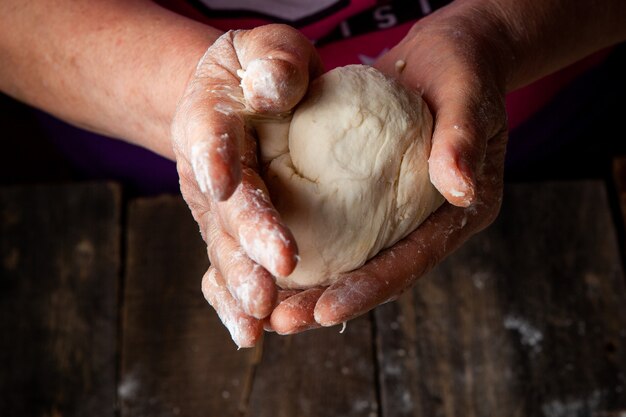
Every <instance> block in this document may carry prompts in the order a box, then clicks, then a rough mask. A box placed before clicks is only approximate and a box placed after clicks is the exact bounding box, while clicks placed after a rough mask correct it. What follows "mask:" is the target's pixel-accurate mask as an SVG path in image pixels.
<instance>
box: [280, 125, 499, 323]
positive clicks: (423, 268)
mask: <svg viewBox="0 0 626 417" xmlns="http://www.w3.org/2000/svg"><path fill="white" fill-rule="evenodd" d="M505 147H506V134H505V133H501V134H499V135H498V137H497V138H496V139H495V140H493V141H490V142H489V147H488V154H489V158H488V159H487V160H486V163H485V166H484V170H483V171H482V173H481V175H480V176H479V177H478V190H480V194H479V195H478V198H477V200H476V202H475V203H474V204H473V205H472V206H470V207H467V208H461V207H455V206H453V205H451V204H444V205H443V206H442V207H441V208H439V210H437V211H436V212H435V213H433V214H432V215H431V216H430V217H428V219H426V221H425V222H424V223H423V224H422V225H421V226H420V227H419V228H418V229H417V230H415V231H414V232H412V233H411V234H409V235H408V236H407V237H406V238H405V239H403V240H401V241H400V242H398V243H397V244H396V245H394V246H393V247H392V248H389V249H387V250H385V251H383V252H381V253H380V254H379V255H377V256H376V257H374V258H372V259H371V260H370V261H368V262H367V263H366V264H365V265H364V266H363V267H362V268H360V269H358V270H356V271H353V272H349V273H346V274H344V275H343V276H342V277H341V278H340V279H339V280H338V281H337V282H336V283H334V284H332V285H331V286H330V287H329V288H328V289H327V290H326V291H325V292H324V294H322V296H321V297H320V299H319V301H318V302H317V304H316V306H315V312H314V317H315V320H316V321H317V322H318V323H320V324H321V325H322V326H333V325H336V324H339V323H342V322H345V321H348V320H350V319H352V318H354V317H357V316H359V315H361V314H363V313H365V312H367V311H369V310H371V309H372V308H374V307H376V306H378V305H379V304H382V303H384V302H387V301H391V300H393V299H395V298H396V297H397V296H398V295H399V294H400V293H402V291H404V290H405V289H406V288H408V287H409V286H410V285H412V284H413V283H414V282H415V281H416V280H417V279H418V278H420V277H421V276H423V275H424V274H425V273H426V272H428V271H429V270H431V269H432V268H433V267H434V266H435V265H437V264H438V263H439V262H440V261H441V260H442V259H443V258H444V257H445V256H446V255H447V254H449V253H451V252H452V251H454V250H455V249H456V248H458V247H459V246H460V245H461V244H462V243H463V242H464V241H466V240H467V239H468V238H469V237H470V236H471V235H473V234H474V233H476V232H477V231H479V230H482V229H483V228H484V227H486V226H487V225H488V224H490V223H491V222H492V221H493V220H494V219H495V217H496V215H497V213H498V212H499V208H500V203H501V189H502V174H503V172H502V171H503V161H504V149H505ZM273 314H274V313H273ZM273 314H272V316H273Z"/></svg>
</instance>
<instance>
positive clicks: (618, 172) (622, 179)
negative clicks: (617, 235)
mask: <svg viewBox="0 0 626 417" xmlns="http://www.w3.org/2000/svg"><path fill="white" fill-rule="evenodd" d="M613 183H614V184H615V191H616V194H617V198H618V203H619V206H620V212H621V214H622V219H621V226H622V228H623V227H624V225H626V156H619V157H616V158H615V159H613ZM624 232H625V231H624V230H622V234H624Z"/></svg>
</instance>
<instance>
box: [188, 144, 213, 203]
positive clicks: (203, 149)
mask: <svg viewBox="0 0 626 417" xmlns="http://www.w3.org/2000/svg"><path fill="white" fill-rule="evenodd" d="M191 166H192V168H193V173H194V175H195V177H196V182H197V183H198V186H199V187H200V191H202V192H203V193H207V192H208V193H210V194H211V195H213V194H214V191H213V185H212V184H211V176H210V175H209V145H208V143H206V142H198V143H195V144H194V145H193V146H192V147H191Z"/></svg>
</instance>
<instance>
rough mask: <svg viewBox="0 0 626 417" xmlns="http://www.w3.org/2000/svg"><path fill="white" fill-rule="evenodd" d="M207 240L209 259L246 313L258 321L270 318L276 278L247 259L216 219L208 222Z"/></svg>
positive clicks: (273, 302) (274, 298)
mask: <svg viewBox="0 0 626 417" xmlns="http://www.w3.org/2000/svg"><path fill="white" fill-rule="evenodd" d="M207 238H208V239H207V241H208V252H209V258H210V259H211V261H212V263H213V265H214V266H215V267H216V268H217V269H218V270H219V271H220V272H221V276H222V278H223V280H224V282H225V284H226V286H227V288H228V290H229V291H230V293H231V295H232V296H233V297H234V298H235V299H236V300H237V301H238V303H239V306H240V307H241V308H242V310H243V311H244V312H245V313H246V314H248V315H250V316H252V317H255V318H258V319H262V318H264V317H267V316H269V314H270V313H271V312H272V309H273V308H274V305H275V302H276V296H277V289H276V284H275V282H274V278H273V277H272V275H271V274H270V273H269V272H267V270H265V269H264V268H263V267H261V266H259V265H258V264H257V263H255V262H254V261H252V260H251V259H250V258H249V257H248V256H246V254H245V253H244V252H243V251H242V250H241V248H240V247H239V245H237V242H235V241H234V240H233V238H232V237H230V236H229V235H228V234H226V233H225V232H224V231H223V230H222V229H221V228H220V227H219V226H218V225H217V224H216V222H215V221H213V220H212V219H209V220H208V233H207Z"/></svg>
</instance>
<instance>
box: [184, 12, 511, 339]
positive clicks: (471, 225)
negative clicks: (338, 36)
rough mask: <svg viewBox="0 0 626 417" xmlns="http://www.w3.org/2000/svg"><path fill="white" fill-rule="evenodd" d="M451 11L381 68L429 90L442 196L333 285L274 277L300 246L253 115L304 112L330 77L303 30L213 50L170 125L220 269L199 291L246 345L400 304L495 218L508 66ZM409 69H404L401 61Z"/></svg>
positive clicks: (276, 31)
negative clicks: (299, 284)
mask: <svg viewBox="0 0 626 417" xmlns="http://www.w3.org/2000/svg"><path fill="white" fill-rule="evenodd" d="M472 28H473V26H472V21H471V20H468V19H464V18H462V17H461V18H459V17H458V14H457V15H455V14H454V13H448V12H446V11H442V12H441V13H435V14H433V15H431V16H429V17H428V18H425V19H423V20H422V21H420V22H419V23H418V24H416V25H415V26H414V28H413V29H412V30H411V32H410V33H409V34H408V35H407V37H406V38H405V39H404V40H403V41H402V42H401V43H400V44H398V45H397V46H396V47H395V48H393V49H392V50H390V51H389V52H388V53H387V54H386V55H385V56H384V57H382V58H381V59H380V60H379V61H378V62H377V63H376V64H375V65H374V66H375V67H377V68H378V69H379V70H380V71H382V72H383V73H386V74H387V75H389V76H392V77H397V78H399V80H400V81H401V82H402V83H403V84H404V85H405V86H406V87H407V88H409V89H413V90H418V91H420V92H421V93H422V94H423V98H424V99H425V100H426V102H427V103H428V105H429V107H430V109H431V112H432V113H433V115H434V119H435V126H434V132H433V139H432V141H433V142H432V151H431V155H430V159H429V171H430V178H431V181H432V183H433V184H434V185H435V186H436V187H437V189H438V190H439V192H440V193H441V194H442V195H443V196H444V197H445V199H446V200H447V203H445V204H444V205H443V206H442V207H441V208H440V209H439V210H437V211H436V212H435V213H433V214H432V215H431V216H430V217H429V218H428V219H427V220H426V221H425V222H424V223H423V224H422V225H421V226H420V227H419V228H418V229H417V230H416V231H414V232H413V233H411V234H410V235H409V236H407V237H406V238H405V239H403V240H402V241H400V242H398V243H397V244H396V245H394V247H392V248H390V249H388V250H385V251H383V252H381V253H380V254H378V255H377V256H376V257H375V258H373V259H371V260H370V261H368V262H367V263H366V264H365V265H364V266H363V267H361V268H359V269H358V270H355V271H352V272H349V273H345V274H343V275H342V276H341V277H340V279H339V280H338V281H337V282H336V283H334V284H332V285H331V286H329V287H327V288H313V289H308V290H303V291H293V290H290V291H286V290H281V289H279V288H277V287H276V284H275V282H274V278H273V276H286V275H288V274H289V273H291V271H292V270H293V269H294V268H295V266H296V264H297V259H298V258H297V246H296V242H295V240H294V238H293V236H292V235H291V233H290V231H289V230H288V229H287V227H286V226H285V225H284V224H283V223H282V221H281V219H280V216H279V214H278V213H277V212H276V210H275V209H274V207H273V206H272V203H271V201H270V198H269V194H268V191H267V189H266V187H265V185H264V183H263V180H262V178H261V177H260V175H259V163H258V161H257V143H256V138H255V136H254V134H255V133H254V131H253V130H252V129H251V128H250V124H249V123H248V120H249V119H250V118H251V117H263V116H269V117H271V116H273V115H277V114H280V113H285V112H288V111H290V110H291V109H293V107H295V106H296V105H297V103H298V102H299V100H300V99H301V98H302V96H303V95H304V94H305V92H306V90H307V87H308V82H309V80H311V79H313V78H315V77H317V76H318V75H320V74H321V73H322V66H321V63H320V59H319V57H318V56H317V53H316V51H315V49H314V47H313V46H312V45H311V44H310V42H309V41H308V40H307V39H305V38H304V37H303V36H302V35H301V34H300V33H299V32H297V31H296V30H294V29H292V28H290V27H288V26H283V25H268V26H262V27H258V28H255V29H253V30H250V31H235V32H228V33H226V34H224V35H223V36H222V37H220V38H219V39H218V40H217V41H216V42H215V43H214V44H213V45H212V46H211V47H210V48H209V49H208V51H207V52H206V54H205V55H204V57H203V58H202V59H201V61H200V62H199V64H198V67H197V69H196V72H195V74H194V75H193V77H192V79H191V80H190V82H189V84H188V86H187V89H186V92H185V94H184V96H183V98H182V99H181V101H180V103H179V106H178V109H177V112H176V115H175V118H174V121H173V125H172V134H173V145H174V146H173V147H174V150H175V154H176V161H177V167H178V172H179V176H180V185H181V191H182V194H183V196H184V198H185V200H186V202H187V203H188V205H189V207H190V209H191V212H192V214H193V216H194V218H195V220H196V221H197V222H198V224H199V226H200V232H201V234H202V237H203V238H204V240H205V242H206V243H207V247H208V255H209V258H210V259H211V262H212V265H211V267H210V268H209V270H208V271H207V273H206V274H205V276H204V278H203V281H202V290H203V293H204V295H205V297H206V299H207V300H208V301H209V303H210V304H211V305H212V306H213V307H214V308H215V310H216V311H217V313H218V315H219V316H220V318H221V320H222V321H223V322H224V324H225V325H226V327H227V328H228V330H229V331H230V333H231V336H232V337H233V340H234V341H235V343H236V344H237V345H238V346H240V347H249V346H253V345H254V344H255V343H256V342H257V341H258V339H259V338H260V337H261V334H262V332H263V330H264V328H265V329H267V330H274V331H277V332H279V333H282V334H290V333H297V332H300V331H303V330H307V329H311V328H315V327H319V326H332V325H335V324H339V323H342V322H345V321H347V320H350V319H352V318H354V317H356V316H359V315H361V314H363V313H365V312H367V311H368V310H370V309H372V308H374V307H376V306H377V305H379V304H382V303H384V302H387V301H389V300H393V299H395V298H396V297H398V296H399V295H400V294H401V293H402V292H403V291H404V290H405V289H407V288H408V287H410V286H411V285H412V284H413V283H414V282H415V281H416V280H417V279H418V278H419V277H421V276H422V275H423V274H424V273H426V272H427V271H429V270H430V269H431V268H432V267H433V266H434V265H436V264H437V263H438V262H439V261H440V260H442V259H443V258H444V257H445V256H446V255H447V254H449V253H450V252H452V251H453V250H455V249H456V248H457V247H458V246H459V245H460V244H461V243H463V242H464V241H465V240H467V239H468V238H469V237H470V236H471V235H473V234H474V233H476V232H477V231H479V230H481V229H483V228H484V227H486V226H487V225H488V224H490V223H491V222H492V221H493V219H495V217H496V215H497V213H498V211H499V207H500V202H501V196H502V176H503V165H504V152H505V147H506V139H507V123H506V114H505V109H504V76H505V74H504V71H503V69H502V68H501V66H499V65H498V60H497V59H496V56H495V53H496V52H497V48H496V47H494V42H493V40H492V39H490V38H488V36H489V34H487V33H481V32H480V31H478V30H474V29H472ZM400 60H401V61H404V62H405V63H406V65H405V67H404V69H403V70H402V71H399V67H397V66H396V63H397V62H398V61H400Z"/></svg>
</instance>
